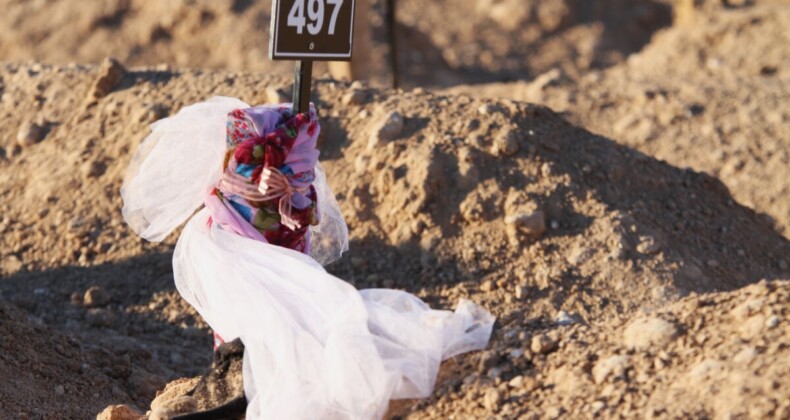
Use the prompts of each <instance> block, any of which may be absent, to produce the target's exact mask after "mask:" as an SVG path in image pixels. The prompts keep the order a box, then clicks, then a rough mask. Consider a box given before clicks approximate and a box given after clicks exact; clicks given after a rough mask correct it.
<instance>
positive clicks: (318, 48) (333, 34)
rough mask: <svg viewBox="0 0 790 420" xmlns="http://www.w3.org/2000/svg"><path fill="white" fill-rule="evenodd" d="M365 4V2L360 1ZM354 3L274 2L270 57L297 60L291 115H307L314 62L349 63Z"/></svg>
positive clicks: (339, 0)
mask: <svg viewBox="0 0 790 420" xmlns="http://www.w3.org/2000/svg"><path fill="white" fill-rule="evenodd" d="M363 1H368V0H363ZM354 5H355V0H274V1H273V2H272V23H271V27H270V30H271V33H270V36H269V58H270V59H272V60H298V62H297V63H296V69H295V71H294V91H293V98H294V105H293V106H294V108H293V109H294V113H302V112H307V110H308V109H309V107H310V91H311V86H310V85H311V81H312V73H313V61H316V60H319V61H349V60H351V50H352V47H353V40H354Z"/></svg>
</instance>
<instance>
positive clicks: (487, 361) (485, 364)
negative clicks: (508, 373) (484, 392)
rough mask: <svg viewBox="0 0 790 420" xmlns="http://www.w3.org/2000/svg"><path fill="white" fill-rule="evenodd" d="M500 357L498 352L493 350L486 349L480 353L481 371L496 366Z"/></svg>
mask: <svg viewBox="0 0 790 420" xmlns="http://www.w3.org/2000/svg"><path fill="white" fill-rule="evenodd" d="M499 359H500V357H499V355H498V354H497V353H496V352H494V351H492V350H487V351H484V352H483V354H481V355H480V371H483V372H484V371H487V370H489V369H491V368H492V367H494V366H496V365H497V364H498V363H499Z"/></svg>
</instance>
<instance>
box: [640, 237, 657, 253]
mask: <svg viewBox="0 0 790 420" xmlns="http://www.w3.org/2000/svg"><path fill="white" fill-rule="evenodd" d="M659 251H661V244H660V243H659V242H658V241H657V240H656V238H654V237H653V236H650V235H643V236H640V237H639V244H637V245H636V252H638V253H640V254H643V255H650V254H657V253H658V252H659Z"/></svg>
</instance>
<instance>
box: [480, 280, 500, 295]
mask: <svg viewBox="0 0 790 420" xmlns="http://www.w3.org/2000/svg"><path fill="white" fill-rule="evenodd" d="M495 288H496V283H494V282H493V281H491V280H486V281H484V282H483V283H482V284H481V285H480V290H481V291H483V292H490V291H492V290H494V289H495Z"/></svg>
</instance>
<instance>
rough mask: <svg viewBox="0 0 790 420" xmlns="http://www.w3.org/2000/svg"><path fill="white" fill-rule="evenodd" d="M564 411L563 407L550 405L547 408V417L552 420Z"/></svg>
mask: <svg viewBox="0 0 790 420" xmlns="http://www.w3.org/2000/svg"><path fill="white" fill-rule="evenodd" d="M564 412H565V411H564V410H563V409H562V407H549V408H547V409H546V418H548V419H551V420H554V419H558V418H560V417H561V416H562V414H563V413H564Z"/></svg>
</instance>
